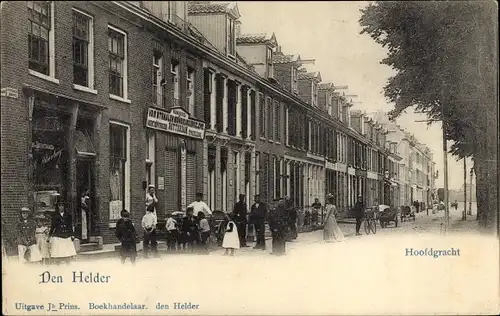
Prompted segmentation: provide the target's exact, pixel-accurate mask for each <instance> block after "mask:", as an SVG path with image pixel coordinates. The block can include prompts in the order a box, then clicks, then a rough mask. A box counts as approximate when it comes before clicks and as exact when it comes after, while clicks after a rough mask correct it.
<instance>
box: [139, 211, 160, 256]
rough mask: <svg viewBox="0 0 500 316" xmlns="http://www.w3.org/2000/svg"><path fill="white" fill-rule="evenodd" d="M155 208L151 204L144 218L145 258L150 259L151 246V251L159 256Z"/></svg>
mask: <svg viewBox="0 0 500 316" xmlns="http://www.w3.org/2000/svg"><path fill="white" fill-rule="evenodd" d="M154 212H155V207H154V204H150V205H149V206H148V208H147V209H146V214H145V215H144V216H143V217H142V222H141V224H142V228H143V229H144V240H143V242H142V244H143V246H144V256H145V257H146V258H147V257H148V252H149V249H148V248H149V245H150V244H151V249H152V250H153V253H154V254H155V255H157V253H158V250H157V242H156V224H157V219H156V215H155V214H154Z"/></svg>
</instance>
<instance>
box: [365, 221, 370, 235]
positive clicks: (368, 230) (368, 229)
mask: <svg viewBox="0 0 500 316" xmlns="http://www.w3.org/2000/svg"><path fill="white" fill-rule="evenodd" d="M364 226H365V233H366V234H367V235H370V224H369V220H365V225H364Z"/></svg>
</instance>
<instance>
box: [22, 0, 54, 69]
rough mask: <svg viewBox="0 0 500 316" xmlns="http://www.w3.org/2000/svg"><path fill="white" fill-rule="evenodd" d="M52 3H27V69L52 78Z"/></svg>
mask: <svg viewBox="0 0 500 316" xmlns="http://www.w3.org/2000/svg"><path fill="white" fill-rule="evenodd" d="M52 11H53V3H52V2H50V1H28V19H29V26H28V28H29V29H28V59H29V69H31V70H34V71H36V72H38V73H40V74H44V75H46V76H52V77H53V76H54V56H53V54H51V51H53V50H54V47H53V46H54V37H53V21H52V20H53V17H52V14H51V13H52Z"/></svg>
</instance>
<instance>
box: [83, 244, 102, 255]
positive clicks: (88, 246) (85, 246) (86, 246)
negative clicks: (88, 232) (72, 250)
mask: <svg viewBox="0 0 500 316" xmlns="http://www.w3.org/2000/svg"><path fill="white" fill-rule="evenodd" d="M79 248H80V249H79V251H78V252H79V253H82V252H89V251H96V250H101V249H102V246H101V245H99V243H97V242H89V243H85V244H82V243H81V244H80V247H79Z"/></svg>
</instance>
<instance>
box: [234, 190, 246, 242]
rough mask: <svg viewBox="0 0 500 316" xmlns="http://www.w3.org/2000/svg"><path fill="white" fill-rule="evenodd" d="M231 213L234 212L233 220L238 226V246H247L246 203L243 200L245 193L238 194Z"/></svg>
mask: <svg viewBox="0 0 500 316" xmlns="http://www.w3.org/2000/svg"><path fill="white" fill-rule="evenodd" d="M233 214H234V221H235V223H236V225H237V227H238V236H239V238H240V247H248V245H247V204H246V202H245V194H240V195H239V201H238V202H237V203H236V204H235V205H234V209H233Z"/></svg>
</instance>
